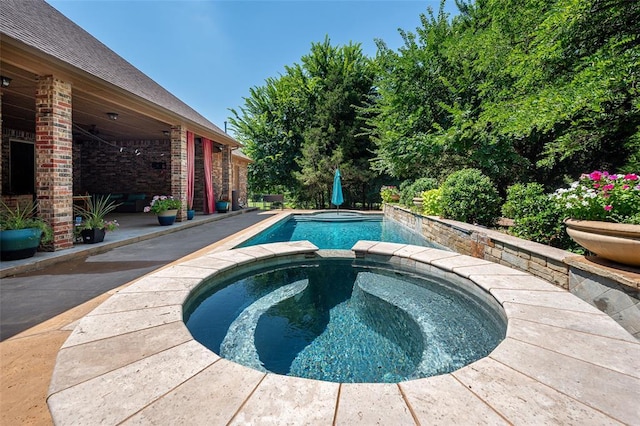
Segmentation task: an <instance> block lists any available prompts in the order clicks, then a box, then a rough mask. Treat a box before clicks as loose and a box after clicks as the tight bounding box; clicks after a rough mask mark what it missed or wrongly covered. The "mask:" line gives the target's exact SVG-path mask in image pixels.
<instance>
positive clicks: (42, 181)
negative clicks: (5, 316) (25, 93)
mask: <svg viewBox="0 0 640 426" xmlns="http://www.w3.org/2000/svg"><path fill="white" fill-rule="evenodd" d="M72 163H73V156H72V122H71V84H70V83H67V82H64V81H61V80H59V79H56V78H55V77H53V76H51V75H49V76H39V77H38V80H37V88H36V196H37V199H38V204H39V214H40V216H41V217H42V218H43V219H45V220H47V221H48V222H49V223H50V224H51V226H52V227H53V233H54V241H53V250H54V251H55V250H61V249H66V248H70V247H73V200H72V198H71V197H72V196H73V164H72Z"/></svg>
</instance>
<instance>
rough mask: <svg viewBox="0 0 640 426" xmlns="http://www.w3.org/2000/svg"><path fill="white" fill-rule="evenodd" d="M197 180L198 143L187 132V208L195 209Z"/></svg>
mask: <svg viewBox="0 0 640 426" xmlns="http://www.w3.org/2000/svg"><path fill="white" fill-rule="evenodd" d="M195 180H196V141H195V137H194V135H193V133H192V132H189V131H187V206H189V208H193V187H194V183H195Z"/></svg>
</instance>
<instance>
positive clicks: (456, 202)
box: [441, 169, 502, 226]
mask: <svg viewBox="0 0 640 426" xmlns="http://www.w3.org/2000/svg"><path fill="white" fill-rule="evenodd" d="M441 188H442V216H443V217H445V218H448V219H453V220H459V221H461V222H467V223H472V224H478V225H483V226H494V225H495V223H496V221H497V220H498V217H499V216H500V206H501V204H502V202H501V199H500V196H499V195H498V191H497V190H496V188H495V187H494V185H493V183H492V182H491V179H489V177H487V176H485V175H484V174H482V172H481V171H480V170H478V169H462V170H459V171H457V172H454V173H452V174H450V175H449V176H448V177H447V179H446V180H445V181H444V183H443V184H442V187H441Z"/></svg>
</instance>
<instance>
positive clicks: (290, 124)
mask: <svg viewBox="0 0 640 426" xmlns="http://www.w3.org/2000/svg"><path fill="white" fill-rule="evenodd" d="M373 80H374V70H373V67H372V64H371V60H370V59H368V58H367V57H366V56H365V55H364V54H363V53H362V49H361V47H360V45H357V44H349V45H346V46H341V47H335V46H332V45H331V43H330V40H329V38H325V40H324V41H323V42H321V43H314V44H312V46H311V52H310V53H309V54H307V55H305V56H303V57H302V59H301V63H300V64H294V65H293V66H289V67H286V73H285V74H284V75H282V76H281V77H280V78H278V79H269V80H267V82H266V86H263V87H258V88H253V89H252V90H251V96H250V97H249V98H246V99H245V106H244V107H243V108H242V109H241V110H240V112H236V111H232V112H233V114H234V117H233V118H232V119H231V124H232V126H234V128H235V131H236V134H237V135H238V138H239V139H240V140H241V141H242V142H244V143H245V146H246V151H247V154H248V155H249V156H250V157H251V158H252V159H254V161H255V163H253V164H252V165H251V166H250V183H251V185H252V188H253V189H254V190H266V189H268V188H273V187H274V186H279V187H282V188H285V189H286V190H287V191H288V192H290V193H291V194H292V196H293V197H294V198H295V199H297V201H298V203H299V204H301V205H312V206H315V207H325V206H328V203H329V200H330V190H331V186H332V183H333V174H334V171H335V169H336V168H340V171H341V175H342V179H343V182H342V183H343V191H344V193H345V200H346V201H347V202H349V200H351V203H354V202H356V201H359V202H363V203H365V202H368V201H369V202H370V201H371V195H370V194H371V193H375V192H377V191H378V189H379V187H378V188H370V186H371V185H372V183H373V181H372V180H373V178H374V177H375V176H374V173H373V172H372V171H371V170H370V167H369V164H368V161H369V158H370V157H371V156H372V154H371V150H372V145H371V142H370V140H369V138H368V137H367V136H366V135H363V134H362V132H361V129H362V127H363V123H362V119H361V117H360V115H359V113H358V108H362V107H363V106H366V104H367V102H369V99H370V97H371V95H372V91H373Z"/></svg>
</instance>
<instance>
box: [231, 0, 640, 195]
mask: <svg viewBox="0 0 640 426" xmlns="http://www.w3.org/2000/svg"><path fill="white" fill-rule="evenodd" d="M456 4H457V6H458V8H459V10H460V13H459V14H458V15H456V16H454V17H451V16H448V15H447V14H446V13H445V12H444V0H442V3H441V5H440V9H439V10H438V11H437V12H434V11H433V10H431V9H427V11H426V13H425V14H423V15H421V22H420V26H419V27H418V28H416V29H415V30H414V31H413V32H411V31H407V30H400V34H401V36H402V38H403V45H402V46H401V47H400V48H399V49H397V50H392V49H390V48H388V47H387V46H386V45H385V43H384V41H382V40H378V41H377V45H378V53H377V55H376V58H375V59H373V60H371V59H369V58H367V57H366V56H365V55H363V53H362V51H361V48H360V46H359V45H357V44H349V45H347V46H332V45H331V44H330V42H329V39H328V38H327V39H325V40H324V42H320V43H314V44H312V46H311V51H310V52H309V54H307V55H305V56H304V57H302V59H301V62H300V63H299V64H294V65H292V66H290V67H286V69H285V73H284V74H283V75H281V76H280V77H278V78H270V79H268V80H267V81H266V84H265V85H264V86H262V87H255V88H252V89H251V92H250V96H249V97H247V98H246V99H245V105H244V106H243V107H242V108H241V109H240V110H239V111H238V112H236V111H234V110H232V112H233V114H234V117H233V118H232V119H231V124H232V127H233V128H234V129H235V132H236V136H237V137H238V139H239V140H240V141H242V142H243V143H245V146H246V152H247V154H248V155H249V156H250V157H251V158H252V159H253V160H254V163H253V164H252V165H251V166H250V176H249V177H250V184H251V187H252V189H253V190H254V191H267V190H270V191H271V190H285V191H287V192H289V193H290V195H291V196H290V197H289V198H290V199H291V198H294V199H297V200H298V201H299V203H300V205H303V206H304V205H310V206H316V207H321V206H327V205H328V202H329V197H330V188H331V181H332V176H333V171H334V169H335V168H336V167H340V170H341V173H342V176H343V186H344V189H345V198H346V200H347V203H348V204H349V203H351V204H353V203H355V202H362V203H363V204H364V203H366V202H370V201H371V200H374V199H379V198H378V197H379V188H380V187H381V186H382V185H383V184H393V185H396V184H399V183H400V182H401V181H404V180H409V181H415V180H417V179H419V178H425V177H430V178H435V179H437V180H438V181H439V182H442V181H443V180H444V177H445V176H448V175H450V174H451V173H452V172H455V171H457V170H460V169H464V168H477V169H479V170H481V171H482V172H483V173H484V174H485V175H487V176H488V177H490V178H491V180H492V182H494V183H495V185H496V186H497V188H498V190H499V192H500V193H501V194H502V195H504V194H505V193H506V188H507V187H508V186H509V185H511V184H513V183H516V182H530V181H537V182H542V183H543V184H544V185H545V187H546V188H547V189H550V188H555V187H557V186H558V185H560V184H562V183H563V182H564V181H567V180H573V179H575V178H576V177H577V176H579V175H580V174H581V173H583V172H585V171H588V170H594V169H604V170H612V171H616V172H634V171H637V170H638V169H640V97H639V96H638V95H639V91H640V72H639V70H640V2H638V1H636V0H475V1H465V0H456Z"/></svg>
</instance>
